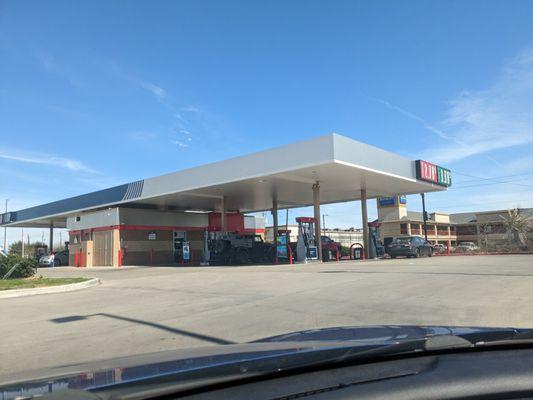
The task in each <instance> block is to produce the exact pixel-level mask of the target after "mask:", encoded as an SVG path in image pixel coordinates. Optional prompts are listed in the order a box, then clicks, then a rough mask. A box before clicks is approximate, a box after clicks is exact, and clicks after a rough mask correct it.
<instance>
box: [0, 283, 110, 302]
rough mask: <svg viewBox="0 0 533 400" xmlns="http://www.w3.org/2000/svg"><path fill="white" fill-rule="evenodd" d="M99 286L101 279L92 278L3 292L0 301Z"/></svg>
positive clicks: (0, 294) (0, 293)
mask: <svg viewBox="0 0 533 400" xmlns="http://www.w3.org/2000/svg"><path fill="white" fill-rule="evenodd" d="M99 284H100V279H98V278H92V279H89V280H87V281H84V282H78V283H71V284H68V285H58V286H46V287H39V288H30V289H12V290H1V291H0V299H9V298H13V297H24V296H33V295H36V294H48V293H63V292H72V291H74V290H80V289H86V288H90V287H93V286H97V285H99Z"/></svg>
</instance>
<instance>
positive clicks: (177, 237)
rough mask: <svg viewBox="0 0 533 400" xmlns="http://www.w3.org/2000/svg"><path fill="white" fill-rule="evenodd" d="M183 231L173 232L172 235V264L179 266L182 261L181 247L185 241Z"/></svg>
mask: <svg viewBox="0 0 533 400" xmlns="http://www.w3.org/2000/svg"><path fill="white" fill-rule="evenodd" d="M185 236H186V233H185V231H174V232H173V233H172V248H173V251H174V262H175V263H176V264H181V263H183V261H184V258H183V246H184V244H185V240H186V237H185Z"/></svg>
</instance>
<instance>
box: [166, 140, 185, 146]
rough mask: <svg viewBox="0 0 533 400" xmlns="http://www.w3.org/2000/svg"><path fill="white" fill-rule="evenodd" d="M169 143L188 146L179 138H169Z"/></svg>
mask: <svg viewBox="0 0 533 400" xmlns="http://www.w3.org/2000/svg"><path fill="white" fill-rule="evenodd" d="M170 143H172V144H175V145H176V146H179V147H189V145H188V144H187V143H183V142H182V141H181V140H171V141H170Z"/></svg>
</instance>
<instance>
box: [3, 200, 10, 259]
mask: <svg viewBox="0 0 533 400" xmlns="http://www.w3.org/2000/svg"><path fill="white" fill-rule="evenodd" d="M8 201H9V199H6V214H7V202H8ZM6 222H7V221H6ZM4 251H5V252H6V253H7V225H4Z"/></svg>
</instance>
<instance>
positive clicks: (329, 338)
mask: <svg viewBox="0 0 533 400" xmlns="http://www.w3.org/2000/svg"><path fill="white" fill-rule="evenodd" d="M522 333H531V334H533V330H524V329H514V328H475V327H446V326H391V325H389V326H385V325H382V326H364V327H336V328H325V329H314V330H306V331H300V332H293V333H288V334H284V335H278V336H273V337H268V338H264V339H260V340H257V341H254V342H251V343H244V344H235V345H222V346H211V347H202V348H192V349H184V350H170V351H164V352H158V353H149V354H144V355H135V356H129V357H122V358H115V359H111V360H106V361H98V362H91V363H87V364H76V365H69V366H62V367H57V368H53V369H48V370H41V371H32V372H28V373H27V374H24V375H23V376H21V375H20V374H18V375H17V376H11V377H9V376H8V377H3V378H0V393H3V395H4V397H3V398H4V399H10V398H14V397H16V396H20V395H21V393H24V394H30V393H35V394H37V393H43V392H49V391H57V390H64V389H90V388H92V389H94V388H99V387H104V386H109V385H113V384H116V383H124V382H128V381H136V380H140V379H144V378H148V377H154V376H159V375H164V374H176V373H180V372H186V371H191V370H199V371H201V370H202V369H203V368H207V367H213V366H214V365H215V366H216V365H227V364H231V363H239V362H244V361H250V360H259V359H261V358H266V357H270V358H271V357H276V356H282V355H287V354H295V353H305V352H310V351H315V350H322V349H328V348H338V347H344V346H351V347H354V346H356V347H357V346H359V345H360V346H361V347H364V346H368V345H369V344H380V345H387V344H397V343H401V342H404V341H405V342H407V341H410V340H414V339H424V338H431V337H435V336H448V335H454V336H459V337H461V338H464V339H466V340H468V341H469V342H472V343H477V342H480V341H500V340H506V339H510V338H513V337H515V336H516V335H517V334H522Z"/></svg>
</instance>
